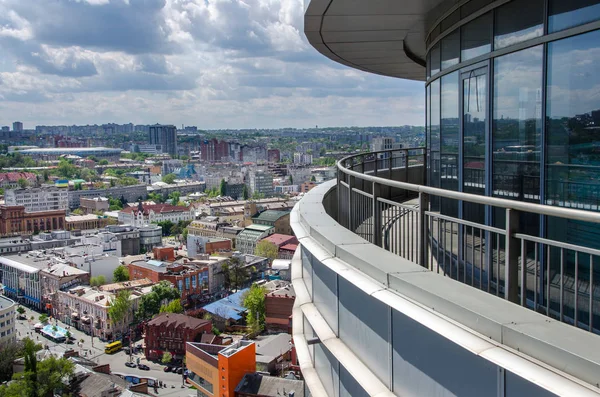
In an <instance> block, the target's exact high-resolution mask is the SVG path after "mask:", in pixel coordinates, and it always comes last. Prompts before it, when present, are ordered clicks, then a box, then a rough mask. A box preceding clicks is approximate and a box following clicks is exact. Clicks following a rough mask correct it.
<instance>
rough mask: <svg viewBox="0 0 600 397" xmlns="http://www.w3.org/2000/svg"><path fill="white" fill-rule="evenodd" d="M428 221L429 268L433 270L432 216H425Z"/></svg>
mask: <svg viewBox="0 0 600 397" xmlns="http://www.w3.org/2000/svg"><path fill="white" fill-rule="evenodd" d="M426 217H427V218H428V222H429V236H428V237H429V244H428V245H429V263H428V267H429V270H433V218H432V217H431V216H427V215H426Z"/></svg>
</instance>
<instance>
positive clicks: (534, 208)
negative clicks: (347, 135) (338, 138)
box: [337, 147, 600, 223]
mask: <svg viewBox="0 0 600 397" xmlns="http://www.w3.org/2000/svg"><path fill="white" fill-rule="evenodd" d="M410 150H425V148H424V147H417V148H402V149H387V150H379V151H375V152H367V153H359V154H353V155H350V156H346V157H344V158H342V159H340V160H339V161H338V162H337V168H338V170H340V171H341V172H343V173H344V174H347V175H350V176H353V177H355V178H358V179H362V180H365V181H368V182H373V183H378V184H380V185H383V186H391V187H394V188H398V189H404V190H409V191H412V192H417V193H426V194H429V195H432V196H437V197H443V198H448V199H454V200H461V201H467V202H470V203H475V204H483V205H491V206H495V207H503V208H509V209H513V210H515V211H524V212H532V213H535V214H539V215H547V216H555V217H559V218H568V219H574V220H580V221H585V222H592V223H600V212H593V211H585V210H579V209H573V208H564V207H556V206H551V205H545V204H534V203H527V202H524V201H514V200H507V199H502V198H497V197H489V196H480V195H477V194H472V193H464V192H457V191H453V190H447V189H441V188H435V187H431V186H425V185H417V184H414V183H407V182H400V181H394V180H391V179H386V178H381V177H378V176H371V175H366V174H363V173H360V172H357V171H354V170H350V169H348V168H346V167H345V166H344V162H346V161H349V160H351V159H352V161H353V160H354V158H357V157H364V156H366V155H375V154H379V153H390V154H391V153H393V152H404V153H405V154H406V155H407V156H408V151H410ZM385 160H388V159H385ZM390 160H391V157H390ZM424 165H426V164H424Z"/></svg>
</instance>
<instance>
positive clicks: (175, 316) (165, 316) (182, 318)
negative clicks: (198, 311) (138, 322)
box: [147, 313, 211, 329]
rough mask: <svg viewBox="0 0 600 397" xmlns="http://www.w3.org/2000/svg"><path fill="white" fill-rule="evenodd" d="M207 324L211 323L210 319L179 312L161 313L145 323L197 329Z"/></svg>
mask: <svg viewBox="0 0 600 397" xmlns="http://www.w3.org/2000/svg"><path fill="white" fill-rule="evenodd" d="M207 324H211V322H210V320H203V319H200V318H196V317H191V316H186V315H185V314H179V313H161V314H159V315H158V316H156V317H154V318H153V319H152V320H150V321H148V323H147V325H148V326H161V325H164V326H166V327H175V328H178V327H184V328H191V329H198V328H201V327H204V326H206V325H207Z"/></svg>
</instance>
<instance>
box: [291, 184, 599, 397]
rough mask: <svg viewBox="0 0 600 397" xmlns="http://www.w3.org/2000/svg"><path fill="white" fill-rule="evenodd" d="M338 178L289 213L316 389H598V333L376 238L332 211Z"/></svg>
mask: <svg viewBox="0 0 600 397" xmlns="http://www.w3.org/2000/svg"><path fill="white" fill-rule="evenodd" d="M339 186H343V185H339ZM336 189H337V186H336V181H331V182H327V183H324V184H322V185H320V186H318V187H316V188H314V189H313V190H311V192H310V193H308V194H307V195H306V196H305V197H304V198H303V200H301V201H300V203H298V204H297V205H296V207H295V208H294V210H293V212H292V215H291V222H292V227H293V229H294V232H295V234H296V236H297V237H298V239H299V241H300V248H299V249H298V250H297V252H296V254H295V256H294V259H293V264H292V281H293V284H294V287H295V290H296V294H297V298H296V304H295V307H294V315H293V318H294V322H293V333H294V343H295V346H296V349H297V352H298V358H299V361H300V366H301V368H302V371H303V374H304V376H305V379H306V383H307V386H308V387H309V389H310V391H311V394H312V395H315V396H361V395H365V396H366V395H378V396H386V395H389V396H392V395H402V396H424V395H438V396H454V395H460V396H523V395H535V396H546V395H548V396H550V395H565V396H574V395H577V396H588V395H589V396H598V395H600V389H598V387H597V384H598V383H599V380H600V378H599V377H598V374H599V373H600V371H599V370H600V346H599V345H600V344H598V337H597V336H596V335H594V334H593V333H589V332H585V331H582V330H580V329H577V328H575V327H571V326H569V325H567V324H564V323H561V322H558V321H555V320H552V319H549V318H548V317H546V316H544V315H541V314H538V313H535V312H534V311H531V310H528V309H526V308H524V307H521V306H518V305H515V304H513V303H511V302H509V301H507V300H504V299H499V298H498V297H496V296H494V295H492V294H488V293H486V292H483V291H481V290H478V289H476V288H472V287H470V286H467V285H465V284H463V283H458V282H456V281H455V280H452V279H451V278H449V277H444V276H443V275H442V274H438V273H436V272H432V271H430V270H428V269H427V268H424V267H422V266H419V265H417V264H416V263H414V262H411V261H409V260H406V259H404V258H401V257H399V256H398V255H395V254H394V253H391V252H389V251H386V250H384V249H383V248H380V247H378V246H376V245H374V244H371V243H370V242H369V241H367V240H365V239H363V238H361V237H360V236H358V235H357V234H355V233H353V232H352V231H350V230H348V229H346V228H345V227H344V226H342V225H341V224H340V223H338V222H336V221H335V220H334V218H332V217H331V216H329V215H328V214H329V213H331V214H333V213H334V212H335V210H336V208H335V207H334V208H331V207H330V208H326V206H329V205H330V203H335V202H336V200H334V199H333V197H338V192H337V191H336ZM341 204H342V203H341V199H338V200H337V206H338V207H339V206H340V205H341Z"/></svg>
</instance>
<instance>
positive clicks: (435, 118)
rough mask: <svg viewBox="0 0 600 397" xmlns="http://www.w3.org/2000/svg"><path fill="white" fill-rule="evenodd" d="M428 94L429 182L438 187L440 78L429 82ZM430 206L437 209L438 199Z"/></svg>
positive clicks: (434, 199)
mask: <svg viewBox="0 0 600 397" xmlns="http://www.w3.org/2000/svg"><path fill="white" fill-rule="evenodd" d="M429 88H430V90H431V94H430V113H431V115H430V116H429V117H430V119H431V127H430V129H431V131H430V138H431V139H430V141H429V144H430V147H431V157H430V162H431V178H430V180H429V184H430V185H431V186H433V187H440V79H437V80H435V81H433V82H432V83H431V84H429ZM431 208H432V210H433V211H438V210H439V199H437V198H436V197H434V198H432V200H431Z"/></svg>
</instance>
